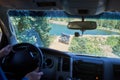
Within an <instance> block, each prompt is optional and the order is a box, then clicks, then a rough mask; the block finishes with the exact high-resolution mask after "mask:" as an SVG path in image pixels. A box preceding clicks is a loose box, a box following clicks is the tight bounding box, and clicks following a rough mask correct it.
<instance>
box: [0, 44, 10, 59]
mask: <svg viewBox="0 0 120 80" xmlns="http://www.w3.org/2000/svg"><path fill="white" fill-rule="evenodd" d="M11 49H12V46H11V45H7V46H6V47H4V48H2V49H1V50H0V58H1V57H4V56H6V55H8V54H9V53H10V51H11Z"/></svg>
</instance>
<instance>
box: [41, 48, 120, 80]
mask: <svg viewBox="0 0 120 80" xmlns="http://www.w3.org/2000/svg"><path fill="white" fill-rule="evenodd" d="M41 50H42V52H43V55H44V63H43V69H42V71H43V72H44V76H43V77H42V80H119V79H120V77H119V73H120V59H117V58H106V57H91V56H85V55H84V56H83V55H74V54H73V53H68V52H61V51H57V50H53V49H48V48H41Z"/></svg>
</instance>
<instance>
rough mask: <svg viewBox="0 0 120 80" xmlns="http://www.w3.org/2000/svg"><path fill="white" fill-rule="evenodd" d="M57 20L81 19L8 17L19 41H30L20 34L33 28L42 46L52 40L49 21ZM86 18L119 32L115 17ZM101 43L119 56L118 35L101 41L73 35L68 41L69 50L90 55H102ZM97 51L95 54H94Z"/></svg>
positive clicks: (101, 27) (119, 25) (47, 45)
mask: <svg viewBox="0 0 120 80" xmlns="http://www.w3.org/2000/svg"><path fill="white" fill-rule="evenodd" d="M50 20H52V21H59V22H65V23H68V22H69V21H72V20H81V19H79V18H76V19H73V18H53V17H51V18H46V17H31V16H24V17H21V16H14V17H12V16H11V17H10V21H11V22H12V25H13V26H14V28H15V31H16V35H19V36H17V38H18V40H19V42H22V40H23V39H24V40H26V41H30V42H32V41H33V40H34V37H31V38H29V39H28V38H27V37H26V36H25V35H24V36H21V35H20V34H21V33H22V32H24V31H25V30H29V29H34V30H36V31H37V32H38V34H39V35H40V38H41V40H42V42H43V44H44V47H49V45H50V43H51V41H52V40H53V36H51V35H50V34H49V31H50V30H51V28H52V27H51V26H50V25H49V21H50ZM86 20H93V21H96V22H97V28H98V29H105V30H112V31H114V32H118V33H120V20H115V19H111V20H110V19H86ZM101 45H109V46H110V47H111V48H112V53H114V54H115V55H118V56H120V37H114V36H111V37H107V38H106V39H104V40H103V41H102V40H101V38H98V39H97V37H95V38H83V37H80V38H76V37H74V38H73V39H72V41H71V43H70V46H69V50H70V51H71V52H76V53H80V54H82V53H86V54H91V55H100V56H102V55H104V53H103V50H102V48H100V47H101ZM96 53H97V54H96ZM101 53H103V54H101Z"/></svg>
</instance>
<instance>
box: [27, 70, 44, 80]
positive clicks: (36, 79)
mask: <svg viewBox="0 0 120 80" xmlns="http://www.w3.org/2000/svg"><path fill="white" fill-rule="evenodd" d="M38 71H39V68H37V69H36V70H34V71H33V72H30V73H28V74H27V75H26V76H25V77H26V78H28V80H40V78H41V76H42V75H43V72H38Z"/></svg>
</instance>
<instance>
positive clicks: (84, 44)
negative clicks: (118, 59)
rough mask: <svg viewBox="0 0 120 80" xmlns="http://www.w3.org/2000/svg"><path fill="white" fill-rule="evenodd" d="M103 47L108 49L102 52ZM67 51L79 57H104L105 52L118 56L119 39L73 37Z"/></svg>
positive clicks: (119, 50)
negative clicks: (85, 55)
mask: <svg viewBox="0 0 120 80" xmlns="http://www.w3.org/2000/svg"><path fill="white" fill-rule="evenodd" d="M104 46H107V47H108V49H106V50H104ZM109 49H110V50H112V51H110V50H109ZM69 50H70V51H71V52H75V53H77V54H81V55H82V54H89V55H94V56H106V52H107V53H109V54H111V53H112V54H115V55H117V56H120V37H114V36H111V37H102V36H101V37H99V36H98V37H93V36H90V37H73V39H72V41H71V44H70V46H69ZM107 50H108V51H107Z"/></svg>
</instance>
